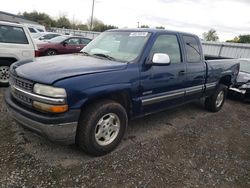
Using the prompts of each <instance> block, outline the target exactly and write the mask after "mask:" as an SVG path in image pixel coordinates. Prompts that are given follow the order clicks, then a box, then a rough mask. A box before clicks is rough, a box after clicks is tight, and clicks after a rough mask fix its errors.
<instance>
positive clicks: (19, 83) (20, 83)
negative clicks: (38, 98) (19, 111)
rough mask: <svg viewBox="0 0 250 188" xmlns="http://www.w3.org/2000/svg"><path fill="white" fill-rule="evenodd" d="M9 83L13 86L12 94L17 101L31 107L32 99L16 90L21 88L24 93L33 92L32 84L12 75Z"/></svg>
mask: <svg viewBox="0 0 250 188" xmlns="http://www.w3.org/2000/svg"><path fill="white" fill-rule="evenodd" d="M9 83H10V85H11V94H12V96H13V97H14V98H15V99H16V100H17V101H19V102H21V103H23V104H26V105H29V106H30V105H32V99H30V98H29V97H28V96H26V95H25V93H23V92H20V91H18V90H17V89H15V88H19V89H21V90H24V91H28V92H32V89H33V83H32V82H30V81H28V80H25V79H22V78H19V77H15V76H13V75H11V76H10V79H9Z"/></svg>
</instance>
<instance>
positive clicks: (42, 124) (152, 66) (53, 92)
mask: <svg viewBox="0 0 250 188" xmlns="http://www.w3.org/2000/svg"><path fill="white" fill-rule="evenodd" d="M34 70H36V71H34ZM238 72H239V64H238V63H237V61H236V60H218V61H216V60H213V61H205V60H204V56H203V52H202V46H201V43H200V40H199V38H198V37H197V36H196V35H193V34H187V33H182V32H173V31H166V30H152V29H135V30H134V29H131V30H129V29H127V30H126V29H125V30H110V31H107V32H104V33H102V34H100V35H99V36H98V37H97V38H95V39H94V40H93V41H92V42H91V43H89V44H88V45H87V46H86V47H85V48H84V49H83V50H82V54H73V55H61V56H53V57H43V58H37V59H36V63H30V62H18V63H16V64H14V65H13V66H12V67H11V89H9V90H8V91H7V93H6V95H5V101H6V104H7V107H8V109H9V112H10V113H11V114H12V115H13V118H15V119H16V120H17V121H18V122H20V123H21V124H23V125H24V126H25V127H28V128H29V129H31V130H32V131H34V132H37V133H39V134H41V135H45V136H46V137H47V138H49V139H50V140H53V141H59V142H64V143H68V144H69V143H70V144H71V143H77V144H78V145H79V146H80V147H81V148H82V149H83V150H85V151H86V152H87V153H89V154H92V155H96V156H98V155H104V154H106V153H108V152H110V151H112V150H113V149H114V148H115V147H116V146H117V145H118V144H119V142H120V141H121V140H122V138H123V135H124V133H125V131H126V128H127V125H128V120H129V119H134V118H138V117H142V116H145V115H148V114H151V113H155V112H158V111H161V110H164V109H168V108H172V107H175V106H177V105H181V104H185V103H188V102H192V101H195V100H197V99H201V98H205V107H206V108H207V109H208V110H209V111H211V112H217V111H219V110H220V109H221V108H222V106H223V104H224V101H225V96H226V93H227V88H228V87H229V86H230V85H231V84H233V83H234V82H235V80H236V77H237V74H238ZM184 113H185V112H184Z"/></svg>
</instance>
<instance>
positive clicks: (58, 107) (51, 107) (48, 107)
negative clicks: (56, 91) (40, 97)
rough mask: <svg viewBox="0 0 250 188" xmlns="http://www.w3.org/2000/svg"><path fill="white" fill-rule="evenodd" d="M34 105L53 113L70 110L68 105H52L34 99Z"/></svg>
mask: <svg viewBox="0 0 250 188" xmlns="http://www.w3.org/2000/svg"><path fill="white" fill-rule="evenodd" d="M33 107H35V108H36V109H38V110H41V111H45V112H52V113H63V112H66V111H68V105H50V104H45V103H41V102H37V101H34V102H33Z"/></svg>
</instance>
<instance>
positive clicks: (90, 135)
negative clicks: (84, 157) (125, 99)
mask: <svg viewBox="0 0 250 188" xmlns="http://www.w3.org/2000/svg"><path fill="white" fill-rule="evenodd" d="M108 114H115V115H116V117H118V118H119V122H120V128H119V131H117V132H116V137H114V138H115V139H114V140H113V141H112V142H111V143H109V144H107V145H100V144H99V143H98V141H99V140H97V138H96V135H97V133H96V131H97V127H98V126H99V127H100V126H101V125H98V122H99V121H100V120H101V119H102V118H103V117H104V116H106V115H108ZM127 124H128V117H127V113H126V110H125V109H124V107H123V106H122V105H120V104H119V103H116V102H114V101H112V100H103V101H100V102H97V103H94V104H92V105H89V106H88V107H87V108H86V110H84V111H83V112H82V114H81V116H80V120H79V124H78V128H77V137H76V142H77V144H78V145H79V146H80V148H82V149H83V150H84V151H85V152H86V153H88V154H91V155H94V156H101V155H105V154H107V153H109V152H111V151H112V150H114V149H115V148H116V146H117V145H118V144H119V143H120V142H121V140H122V138H123V136H124V134H125V132H126V128H127ZM109 131H110V130H109ZM102 134H104V135H105V133H102ZM106 134H107V132H106ZM112 134H113V133H111V135H112ZM109 136H110V135H109ZM101 142H102V141H101Z"/></svg>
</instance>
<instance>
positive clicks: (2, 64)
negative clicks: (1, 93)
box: [0, 59, 13, 87]
mask: <svg viewBox="0 0 250 188" xmlns="http://www.w3.org/2000/svg"><path fill="white" fill-rule="evenodd" d="M12 63H13V62H12V61H9V60H5V59H4V60H2V59H0V71H1V72H0V87H8V86H9V81H8V77H9V70H8V69H9V67H10V65H11V64H12ZM2 71H4V72H5V71H7V72H5V73H4V74H3V72H2ZM6 73H7V75H6ZM5 78H6V79H7V80H6V81H2V80H1V79H5Z"/></svg>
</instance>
